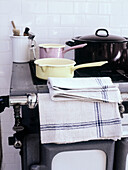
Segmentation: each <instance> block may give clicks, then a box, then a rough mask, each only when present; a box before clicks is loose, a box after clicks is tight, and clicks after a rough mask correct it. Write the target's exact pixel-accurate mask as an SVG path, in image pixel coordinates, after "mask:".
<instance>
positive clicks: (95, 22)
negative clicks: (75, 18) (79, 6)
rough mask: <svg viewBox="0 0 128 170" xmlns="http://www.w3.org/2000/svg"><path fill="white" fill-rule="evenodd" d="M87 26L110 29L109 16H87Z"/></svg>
mask: <svg viewBox="0 0 128 170" xmlns="http://www.w3.org/2000/svg"><path fill="white" fill-rule="evenodd" d="M85 26H86V27H88V26H90V27H95V28H97V27H103V28H105V27H108V26H109V16H104V15H102V16H100V15H87V16H86V19H85Z"/></svg>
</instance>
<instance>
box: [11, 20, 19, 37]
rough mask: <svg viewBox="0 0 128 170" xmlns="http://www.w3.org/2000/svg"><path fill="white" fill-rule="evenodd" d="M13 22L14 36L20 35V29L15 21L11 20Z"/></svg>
mask: <svg viewBox="0 0 128 170" xmlns="http://www.w3.org/2000/svg"><path fill="white" fill-rule="evenodd" d="M11 23H12V26H13V35H14V36H19V35H20V30H18V29H16V26H15V24H14V21H11Z"/></svg>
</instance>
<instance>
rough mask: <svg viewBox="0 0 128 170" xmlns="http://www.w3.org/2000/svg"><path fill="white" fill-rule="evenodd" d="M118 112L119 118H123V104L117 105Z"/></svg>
mask: <svg viewBox="0 0 128 170" xmlns="http://www.w3.org/2000/svg"><path fill="white" fill-rule="evenodd" d="M119 112H120V116H121V118H123V113H124V112H125V107H124V105H123V104H119Z"/></svg>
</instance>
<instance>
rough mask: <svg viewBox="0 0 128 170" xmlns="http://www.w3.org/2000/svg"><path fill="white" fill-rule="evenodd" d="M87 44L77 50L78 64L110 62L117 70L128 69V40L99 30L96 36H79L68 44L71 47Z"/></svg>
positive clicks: (104, 30)
mask: <svg viewBox="0 0 128 170" xmlns="http://www.w3.org/2000/svg"><path fill="white" fill-rule="evenodd" d="M83 43H87V46H85V47H83V48H81V49H80V48H79V49H75V61H76V64H83V63H88V62H95V61H108V63H109V64H110V65H111V66H112V67H115V68H124V69H125V68H128V54H127V53H128V50H127V46H128V40H127V38H125V37H121V36H115V35H109V32H108V31H107V30H106V29H98V30H97V31H96V32H95V35H88V36H78V37H75V38H73V39H72V41H68V42H66V44H67V45H69V46H74V45H78V44H83Z"/></svg>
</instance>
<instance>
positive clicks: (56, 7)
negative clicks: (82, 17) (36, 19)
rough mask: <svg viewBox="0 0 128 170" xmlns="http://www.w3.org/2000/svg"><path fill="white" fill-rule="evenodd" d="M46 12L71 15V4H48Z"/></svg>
mask: <svg viewBox="0 0 128 170" xmlns="http://www.w3.org/2000/svg"><path fill="white" fill-rule="evenodd" d="M48 12H49V13H54V14H56V13H59V14H71V13H73V2H61V1H58V2H56V1H54V2H50V1H49V2H48Z"/></svg>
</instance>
